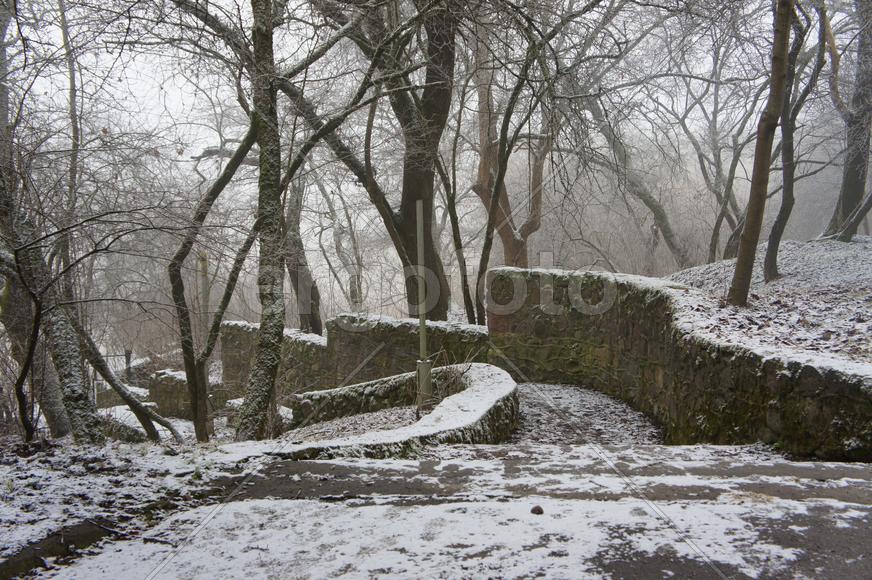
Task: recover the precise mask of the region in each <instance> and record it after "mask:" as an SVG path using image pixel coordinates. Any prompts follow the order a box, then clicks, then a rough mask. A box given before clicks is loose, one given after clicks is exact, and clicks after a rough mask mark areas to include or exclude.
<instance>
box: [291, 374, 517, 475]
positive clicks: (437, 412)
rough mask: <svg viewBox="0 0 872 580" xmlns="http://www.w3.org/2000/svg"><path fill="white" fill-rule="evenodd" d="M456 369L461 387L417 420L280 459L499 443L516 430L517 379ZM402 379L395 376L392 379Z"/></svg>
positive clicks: (297, 448)
mask: <svg viewBox="0 0 872 580" xmlns="http://www.w3.org/2000/svg"><path fill="white" fill-rule="evenodd" d="M448 368H449V369H454V371H455V372H456V376H457V378H458V380H459V381H460V382H461V383H462V385H461V388H462V390H461V391H460V392H458V393H456V394H453V395H451V396H449V397H446V398H445V399H443V400H442V401H441V402H440V403H439V404H438V405H436V407H435V408H434V409H433V410H432V411H431V412H430V413H428V414H427V415H424V416H423V417H422V418H421V419H420V420H418V421H417V422H416V423H414V424H412V425H409V426H406V427H400V428H398V429H390V430H387V431H374V432H370V433H367V434H365V435H359V436H354V437H346V438H340V439H330V440H325V441H317V442H314V443H307V444H299V445H290V446H288V447H286V448H283V449H282V450H281V451H279V452H276V453H275V454H276V455H279V456H281V457H290V458H294V459H315V458H328V457H335V456H364V457H399V456H404V455H410V454H412V453H414V452H415V451H416V450H418V449H420V448H421V447H423V446H424V445H432V444H451V443H455V444H456V443H499V442H500V441H503V440H505V439H506V438H507V437H508V436H509V435H510V434H511V432H512V430H513V429H514V426H515V423H516V421H517V416H518V397H517V386H516V384H515V381H514V380H512V378H511V377H510V376H509V374H508V373H506V372H505V371H503V370H501V369H499V368H497V367H494V366H491V365H487V364H481V363H472V364H466V365H456V366H453V367H448ZM393 380H397V381H403V380H405V377H394V378H392V379H388V381H393Z"/></svg>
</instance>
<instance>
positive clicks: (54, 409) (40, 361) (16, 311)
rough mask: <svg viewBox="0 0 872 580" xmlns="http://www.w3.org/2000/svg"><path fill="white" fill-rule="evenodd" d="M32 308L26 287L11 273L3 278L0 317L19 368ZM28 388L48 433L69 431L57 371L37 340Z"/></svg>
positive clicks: (28, 330)
mask: <svg viewBox="0 0 872 580" xmlns="http://www.w3.org/2000/svg"><path fill="white" fill-rule="evenodd" d="M33 319H34V309H33V305H32V302H31V299H30V295H29V294H28V293H27V290H26V289H25V288H24V287H23V286H22V285H21V282H20V281H19V280H18V278H17V277H15V276H12V275H10V276H8V277H7V278H6V284H5V288H4V290H3V304H2V308H0V321H2V323H3V326H4V327H5V328H6V334H7V335H8V336H9V342H10V346H11V351H12V358H13V359H15V362H17V363H18V367H19V369H23V368H24V365H25V359H26V358H27V348H28V344H29V341H30V336H31V333H32V325H33ZM29 374H30V376H31V391H32V392H33V393H34V396H35V398H36V400H37V401H38V402H39V408H40V409H41V410H42V414H43V415H44V416H45V422H46V424H47V425H48V429H49V432H50V433H51V435H52V437H63V436H65V435H67V434H68V433H69V432H70V420H69V418H68V417H67V411H66V409H64V401H63V396H62V395H61V388H60V383H58V377H57V373H56V372H55V370H54V367H53V366H52V364H51V361H50V360H49V358H48V353H47V352H46V348H45V343H44V342H43V341H39V342H38V343H37V345H36V348H35V351H34V356H33V360H32V361H31V371H30V373H29Z"/></svg>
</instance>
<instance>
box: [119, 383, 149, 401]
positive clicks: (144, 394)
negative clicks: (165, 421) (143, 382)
mask: <svg viewBox="0 0 872 580" xmlns="http://www.w3.org/2000/svg"><path fill="white" fill-rule="evenodd" d="M124 386H125V387H127V390H128V391H130V392H131V393H133V394H134V395H136V396H137V397H139V398H140V399H147V398H148V395H149V393H148V389H144V388H142V387H135V386H133V385H129V384H126V383H125V385H124Z"/></svg>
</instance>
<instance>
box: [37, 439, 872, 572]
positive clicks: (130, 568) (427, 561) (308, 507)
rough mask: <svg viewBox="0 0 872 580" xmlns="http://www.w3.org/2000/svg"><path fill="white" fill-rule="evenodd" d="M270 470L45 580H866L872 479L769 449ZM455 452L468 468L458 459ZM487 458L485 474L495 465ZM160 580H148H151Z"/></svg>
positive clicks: (539, 448) (323, 464)
mask: <svg viewBox="0 0 872 580" xmlns="http://www.w3.org/2000/svg"><path fill="white" fill-rule="evenodd" d="M464 448H465V449H466V451H467V452H468V453H469V457H466V458H453V459H445V460H441V461H437V460H435V459H432V458H431V459H427V460H425V461H413V460H368V459H344V460H334V461H275V462H273V463H271V464H269V465H268V466H266V467H265V468H264V470H263V471H262V472H261V476H259V477H255V478H253V479H251V478H249V479H244V480H242V479H240V480H239V484H238V485H237V487H236V492H237V495H236V496H235V498H234V501H231V502H227V503H223V504H215V505H209V506H201V507H196V508H193V509H190V510H186V511H183V512H180V513H177V514H176V515H173V516H171V517H169V518H168V519H166V520H165V521H163V522H161V523H160V524H158V525H157V526H155V527H154V528H152V529H150V530H148V531H146V532H144V533H143V534H141V535H138V536H136V537H133V538H130V539H122V540H115V541H109V542H107V543H105V544H104V545H102V546H100V547H98V548H95V549H93V550H91V553H90V554H86V555H85V556H84V557H83V558H81V559H79V560H77V561H75V562H73V563H72V564H71V565H68V566H65V567H59V568H57V569H55V570H52V571H49V572H46V573H45V574H46V575H47V576H57V577H75V578H112V577H119V576H130V575H131V574H134V575H137V576H138V577H157V578H182V577H183V578H206V577H215V576H219V577H239V576H241V575H244V576H248V577H252V578H268V577H282V578H284V577H293V578H324V577H337V576H343V577H349V578H371V577H387V578H410V577H435V578H439V577H446V578H472V577H501V578H517V577H533V576H539V575H542V576H545V577H553V578H570V577H571V578H577V577H610V576H611V577H646V578H647V577H669V576H672V575H675V576H678V577H718V575H719V574H722V575H723V576H722V577H797V576H799V577H814V576H821V575H823V576H828V577H847V578H850V577H856V578H864V577H868V575H869V574H870V572H872V567H870V565H872V562H870V561H869V559H868V557H867V555H868V553H869V550H870V548H872V539H870V538H869V537H868V534H866V533H865V529H867V528H868V526H869V525H870V524H872V471H870V468H869V466H863V465H844V464H798V463H792V462H789V461H787V460H785V459H783V458H781V457H779V456H777V455H773V454H771V453H768V452H766V451H765V450H763V449H760V448H755V447H752V448H748V447H714V446H696V447H663V446H643V447H637V448H627V447H624V448H620V449H609V448H599V447H594V446H591V445H580V446H572V447H566V446H559V447H558V446H553V445H533V444H530V445H521V446H520V447H513V446H465V447H464ZM456 451H460V452H461V453H459V454H458V455H459V456H462V455H463V453H462V451H463V448H462V449H459V450H456ZM488 454H490V455H491V457H487V456H488ZM152 574H153V576H150V575H152Z"/></svg>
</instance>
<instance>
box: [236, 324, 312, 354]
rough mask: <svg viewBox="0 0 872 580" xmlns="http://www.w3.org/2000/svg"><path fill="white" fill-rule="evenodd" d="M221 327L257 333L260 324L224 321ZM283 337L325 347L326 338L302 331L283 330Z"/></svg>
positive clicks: (293, 329) (294, 329)
mask: <svg viewBox="0 0 872 580" xmlns="http://www.w3.org/2000/svg"><path fill="white" fill-rule="evenodd" d="M221 326H231V327H236V328H240V329H242V330H245V331H247V332H258V331H259V330H260V324H257V323H254V322H246V321H244V320H225V321H223V322H222V323H221ZM284 336H285V338H290V339H292V340H296V341H300V342H309V343H312V344H314V345H317V346H323V347H326V346H327V337H326V336H321V335H320V334H312V333H309V332H303V331H302V330H298V329H296V328H285V330H284Z"/></svg>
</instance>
